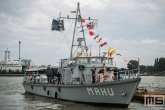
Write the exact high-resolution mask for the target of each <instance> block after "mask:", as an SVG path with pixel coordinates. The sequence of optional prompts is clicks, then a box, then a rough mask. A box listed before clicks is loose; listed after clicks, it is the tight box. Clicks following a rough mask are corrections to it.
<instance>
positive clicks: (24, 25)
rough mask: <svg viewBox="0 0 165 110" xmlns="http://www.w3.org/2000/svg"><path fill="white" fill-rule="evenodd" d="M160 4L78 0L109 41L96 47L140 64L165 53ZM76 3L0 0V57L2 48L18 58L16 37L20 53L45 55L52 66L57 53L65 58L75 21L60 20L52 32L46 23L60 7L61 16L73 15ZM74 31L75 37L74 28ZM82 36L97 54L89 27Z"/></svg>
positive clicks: (121, 64)
mask: <svg viewBox="0 0 165 110" xmlns="http://www.w3.org/2000/svg"><path fill="white" fill-rule="evenodd" d="M164 6H165V2H164V1H163V0H156V1H154V0H145V1H144V0H138V1H136V0H133V1H130V0H124V1H123V0H115V1H114V0H102V1H99V0H95V1H93V0H90V1H83V0H80V7H81V14H82V17H84V18H86V17H91V18H96V19H98V20H99V23H98V33H99V35H100V37H102V38H103V40H102V41H106V42H107V43H108V45H107V46H105V47H103V48H101V51H102V52H103V51H107V49H108V46H110V47H112V48H113V49H115V50H116V51H117V53H118V52H119V53H121V54H122V55H123V57H125V58H126V59H128V60H131V59H137V58H141V64H145V65H153V63H154V59H155V58H157V57H163V56H164V54H165V51H164V50H163V46H165V37H164V36H165V31H164V29H165V14H164V13H165V7H164ZM76 7H77V1H76V0H69V1H68V0H63V1H58V0H49V1H44V0H37V1H34V0H28V1H26V0H21V1H20V0H8V1H6V0H1V1H0V59H1V60H3V59H4V51H5V50H6V48H7V47H8V48H9V50H10V51H11V54H12V60H15V59H18V41H21V42H22V43H21V56H22V57H23V58H29V59H32V60H33V61H35V62H36V64H38V65H42V64H44V63H45V62H46V61H47V60H48V59H49V58H50V57H51V58H50V60H48V61H47V62H46V63H45V64H51V65H57V63H56V62H58V60H59V58H68V57H69V48H70V44H71V39H72V34H73V25H74V23H72V20H65V29H66V30H65V32H63V33H60V32H55V31H53V32H52V31H51V30H50V27H51V22H52V19H54V18H55V19H56V18H58V17H59V13H60V12H61V13H62V16H67V15H70V17H75V14H72V13H70V11H73V10H75V9H76ZM71 24H72V28H70V26H71ZM68 29H70V30H69V31H68ZM76 35H77V36H80V35H79V31H78V32H76ZM85 35H86V38H87V44H88V45H90V44H92V53H93V54H95V55H97V54H98V46H99V44H96V41H94V40H93V38H92V37H90V36H89V35H88V31H86V32H85ZM64 37H65V38H64ZM63 38H64V39H63ZM62 40H63V42H62ZM61 42H62V43H61ZM67 43H69V44H67ZM68 45H69V47H68ZM57 48H58V49H57ZM56 49H57V50H56ZM53 53H54V54H53ZM114 58H115V59H114V60H115V61H116V63H117V65H118V66H119V67H126V63H125V62H124V61H123V59H122V58H121V57H118V56H114Z"/></svg>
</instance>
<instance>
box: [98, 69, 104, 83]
mask: <svg viewBox="0 0 165 110" xmlns="http://www.w3.org/2000/svg"><path fill="white" fill-rule="evenodd" d="M98 73H99V76H100V82H101V83H102V82H103V76H104V68H101V69H100V71H99V72H98Z"/></svg>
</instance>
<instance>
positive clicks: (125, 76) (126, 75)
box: [24, 69, 140, 85]
mask: <svg viewBox="0 0 165 110" xmlns="http://www.w3.org/2000/svg"><path fill="white" fill-rule="evenodd" d="M137 71H138V72H137ZM105 74H106V75H107V76H108V77H104V76H105ZM94 77H95V83H99V82H100V77H99V74H95V76H94ZM139 77H140V76H139V69H133V70H127V71H120V72H116V75H115V76H114V72H110V73H104V75H103V77H102V78H103V82H111V81H124V80H131V79H135V78H139ZM50 80H51V82H48V79H47V78H43V77H36V78H26V79H24V82H25V83H35V84H50V83H51V84H55V85H57V83H58V78H55V79H50ZM50 80H49V81H50ZM91 83H92V75H86V76H84V77H83V76H81V77H75V78H71V77H65V78H61V80H60V84H69V85H71V84H91Z"/></svg>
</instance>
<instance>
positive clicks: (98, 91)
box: [86, 87, 114, 96]
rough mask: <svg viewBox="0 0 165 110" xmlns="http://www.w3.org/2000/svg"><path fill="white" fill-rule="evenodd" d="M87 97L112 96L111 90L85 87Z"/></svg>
mask: <svg viewBox="0 0 165 110" xmlns="http://www.w3.org/2000/svg"><path fill="white" fill-rule="evenodd" d="M86 89H87V92H88V95H102V96H114V92H113V89H112V88H91V87H87V88H86Z"/></svg>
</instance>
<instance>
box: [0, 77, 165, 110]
mask: <svg viewBox="0 0 165 110" xmlns="http://www.w3.org/2000/svg"><path fill="white" fill-rule="evenodd" d="M22 79H23V77H0V110H110V109H111V110H116V109H118V110H151V109H152V110H154V109H159V110H160V109H161V110H162V109H163V110H165V108H164V107H145V106H144V104H143V103H139V102H131V103H130V104H129V106H128V108H122V107H107V106H97V105H89V104H82V103H75V102H72V101H63V100H58V99H53V98H47V97H42V96H37V95H32V94H27V93H25V91H24V88H23V86H22V84H21V83H22ZM159 79H160V80H159ZM156 80H157V81H156ZM144 83H145V84H146V83H148V84H152V85H153V84H157V83H158V86H162V87H165V77H154V76H145V77H142V80H141V83H140V86H142V85H143V84H144Z"/></svg>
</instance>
